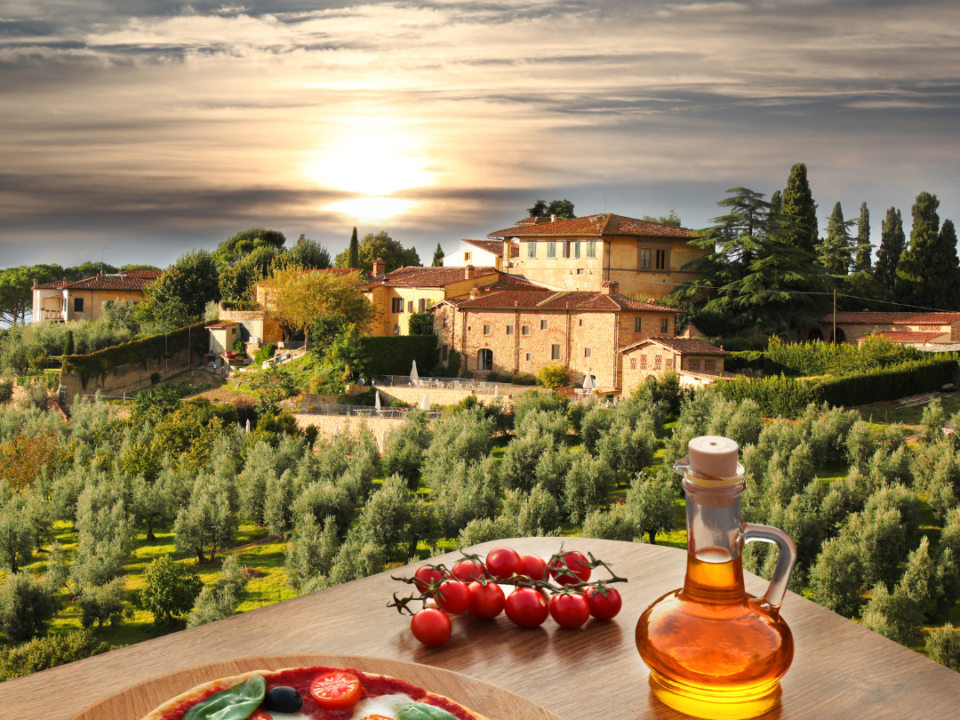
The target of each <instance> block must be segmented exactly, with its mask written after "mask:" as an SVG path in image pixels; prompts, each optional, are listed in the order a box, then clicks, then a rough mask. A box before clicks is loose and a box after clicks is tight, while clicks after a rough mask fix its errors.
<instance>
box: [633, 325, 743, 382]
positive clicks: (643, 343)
mask: <svg viewBox="0 0 960 720" xmlns="http://www.w3.org/2000/svg"><path fill="white" fill-rule="evenodd" d="M728 354H729V353H727V352H726V351H725V350H723V349H722V348H718V347H714V346H713V345H711V344H709V343H705V342H703V341H702V340H696V339H691V338H680V337H651V338H647V339H645V340H640V341H639V342H635V343H633V344H632V345H628V346H627V347H625V348H622V349H621V350H620V355H621V356H622V358H623V385H622V387H623V391H624V393H625V394H628V393H630V392H632V391H633V390H634V389H635V388H636V387H637V386H638V385H639V384H640V383H641V382H642V381H644V380H646V379H647V378H648V377H650V376H651V375H659V374H660V373H662V372H663V371H664V370H676V371H677V372H678V374H679V375H680V384H681V385H687V386H694V387H700V386H703V385H709V384H710V383H711V382H713V381H714V380H716V379H717V378H718V377H721V376H723V375H725V374H726V375H729V374H730V373H724V370H723V358H724V356H726V355H728Z"/></svg>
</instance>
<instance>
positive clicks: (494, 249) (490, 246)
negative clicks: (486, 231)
mask: <svg viewBox="0 0 960 720" xmlns="http://www.w3.org/2000/svg"><path fill="white" fill-rule="evenodd" d="M463 242H465V243H467V245H473V246H474V247H477V248H480V249H481V250H486V251H487V252H488V253H491V254H492V255H496V256H497V257H503V243H502V242H501V241H499V240H468V239H467V238H464V239H463ZM510 257H511V258H515V257H520V243H516V242H515V243H510Z"/></svg>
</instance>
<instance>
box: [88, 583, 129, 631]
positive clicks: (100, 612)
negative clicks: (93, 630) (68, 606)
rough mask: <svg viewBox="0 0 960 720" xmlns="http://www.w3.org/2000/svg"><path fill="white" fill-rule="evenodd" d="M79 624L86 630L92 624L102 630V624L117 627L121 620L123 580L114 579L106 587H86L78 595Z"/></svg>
mask: <svg viewBox="0 0 960 720" xmlns="http://www.w3.org/2000/svg"><path fill="white" fill-rule="evenodd" d="M79 605H80V611H81V617H80V624H81V625H83V628H84V629H85V630H86V629H88V628H90V627H91V626H92V625H93V623H97V627H98V628H102V627H103V625H104V623H109V624H110V625H117V624H119V623H120V620H121V619H122V618H123V578H115V579H113V580H111V581H110V582H108V583H107V584H106V585H99V586H96V587H86V588H84V589H83V592H81V593H80V600H79Z"/></svg>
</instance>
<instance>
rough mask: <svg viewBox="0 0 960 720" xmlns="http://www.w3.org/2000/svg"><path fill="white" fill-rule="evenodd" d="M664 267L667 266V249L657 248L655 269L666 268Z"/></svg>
mask: <svg viewBox="0 0 960 720" xmlns="http://www.w3.org/2000/svg"><path fill="white" fill-rule="evenodd" d="M666 268H667V251H666V250H657V270H666Z"/></svg>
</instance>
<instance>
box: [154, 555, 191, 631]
mask: <svg viewBox="0 0 960 720" xmlns="http://www.w3.org/2000/svg"><path fill="white" fill-rule="evenodd" d="M143 583H144V585H143V589H142V590H141V591H140V598H139V599H140V604H141V605H142V606H143V607H144V608H146V609H147V610H149V611H150V612H151V613H153V618H154V622H155V623H156V624H157V625H163V624H168V623H170V622H171V621H172V620H173V618H174V616H177V615H183V614H185V613H187V612H189V611H190V609H191V608H192V607H193V602H194V600H195V599H196V597H197V594H198V593H199V592H200V589H201V588H202V587H203V581H202V580H200V577H199V576H198V575H197V574H195V573H194V572H193V570H192V569H191V568H190V567H188V566H187V565H185V564H183V563H179V562H176V561H174V559H173V558H171V557H170V556H169V555H165V556H163V557H159V558H157V559H156V560H154V561H153V562H151V563H150V564H149V565H147V567H146V569H144V571H143Z"/></svg>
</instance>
